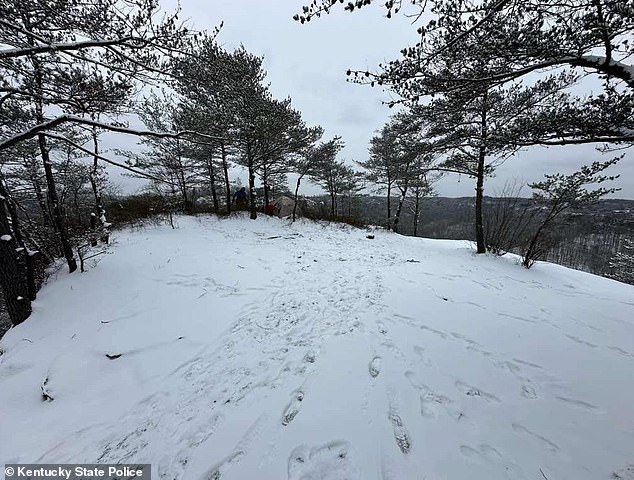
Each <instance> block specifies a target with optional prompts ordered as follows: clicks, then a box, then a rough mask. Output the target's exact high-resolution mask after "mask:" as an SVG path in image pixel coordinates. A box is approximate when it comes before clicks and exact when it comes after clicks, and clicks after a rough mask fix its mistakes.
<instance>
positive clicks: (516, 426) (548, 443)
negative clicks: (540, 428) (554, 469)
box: [511, 423, 559, 452]
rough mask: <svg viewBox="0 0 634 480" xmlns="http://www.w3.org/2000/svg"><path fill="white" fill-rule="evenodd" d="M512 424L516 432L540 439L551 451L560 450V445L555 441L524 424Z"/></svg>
mask: <svg viewBox="0 0 634 480" xmlns="http://www.w3.org/2000/svg"><path fill="white" fill-rule="evenodd" d="M511 426H512V427H513V430H515V432H516V433H519V434H522V435H529V436H531V437H533V438H535V439H537V440H539V441H540V442H541V443H542V444H543V445H544V446H545V447H546V448H547V449H548V450H550V451H551V452H557V451H559V445H557V444H556V443H555V442H552V441H550V440H548V439H547V438H546V437H544V436H542V435H540V434H538V433H535V432H533V431H531V430H529V429H528V428H526V427H525V426H524V425H520V424H519V423H513V424H512V425H511Z"/></svg>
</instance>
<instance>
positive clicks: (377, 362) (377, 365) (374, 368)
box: [368, 357, 381, 378]
mask: <svg viewBox="0 0 634 480" xmlns="http://www.w3.org/2000/svg"><path fill="white" fill-rule="evenodd" d="M368 371H369V372H370V376H371V377H372V378H376V377H378V376H379V373H381V357H374V358H373V359H372V361H371V362H370V364H369V365H368Z"/></svg>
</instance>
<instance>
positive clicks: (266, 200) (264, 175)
mask: <svg viewBox="0 0 634 480" xmlns="http://www.w3.org/2000/svg"><path fill="white" fill-rule="evenodd" d="M262 182H263V183H264V206H265V207H266V206H267V205H268V204H269V189H268V187H267V185H268V173H267V171H266V165H264V168H263V169H262Z"/></svg>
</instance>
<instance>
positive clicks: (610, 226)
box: [317, 196, 634, 275]
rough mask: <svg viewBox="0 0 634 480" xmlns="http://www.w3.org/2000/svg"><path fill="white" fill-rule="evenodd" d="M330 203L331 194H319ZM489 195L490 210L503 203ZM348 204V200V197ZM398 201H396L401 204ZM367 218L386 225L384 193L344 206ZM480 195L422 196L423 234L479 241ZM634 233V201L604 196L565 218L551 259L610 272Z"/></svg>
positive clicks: (404, 228) (404, 225)
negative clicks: (477, 205)
mask: <svg viewBox="0 0 634 480" xmlns="http://www.w3.org/2000/svg"><path fill="white" fill-rule="evenodd" d="M317 199H318V200H319V201H327V198H326V197H317ZM503 201H504V200H503V199H500V198H496V197H486V198H485V213H486V211H487V210H489V211H491V210H493V209H495V208H496V204H499V203H500V202H503ZM344 202H347V200H344ZM396 203H397V199H394V201H393V209H394V210H395V208H396ZM531 206H532V200H531V199H530V198H525V199H520V200H519V207H520V208H522V207H526V208H531ZM348 209H349V211H350V212H351V214H352V215H356V216H358V217H359V218H360V219H361V220H362V221H364V222H367V223H370V224H376V225H385V223H386V219H385V217H386V200H385V197H379V196H359V197H357V198H354V199H353V200H352V205H350V206H348V205H347V203H345V204H344V205H343V210H344V211H347V210H348ZM473 215H474V199H473V198H471V197H460V198H448V197H431V198H424V199H422V200H421V206H420V217H419V224H418V232H417V236H419V237H427V238H442V239H454V240H460V239H467V240H475V232H474V227H473ZM413 217H414V215H413V208H412V205H411V204H410V203H407V204H406V205H405V206H404V207H403V213H402V214H401V220H400V228H399V233H401V234H404V235H413V232H414V226H413V225H414V218H413ZM632 237H634V200H621V199H610V200H601V201H600V202H598V203H597V204H595V205H592V206H590V207H588V208H586V209H584V210H578V211H576V210H572V211H571V212H570V213H568V214H567V215H566V216H565V217H564V218H563V219H562V228H561V229H560V230H559V231H558V238H557V239H556V246H555V247H553V249H552V250H551V251H550V252H549V254H548V257H547V260H548V261H551V262H554V263H559V264H561V265H565V266H568V267H572V268H576V269H579V270H583V271H587V272H591V273H595V274H598V275H605V274H606V273H608V271H609V260H610V258H611V257H612V256H613V255H614V254H615V253H616V252H617V251H619V249H620V248H621V245H622V242H623V238H632Z"/></svg>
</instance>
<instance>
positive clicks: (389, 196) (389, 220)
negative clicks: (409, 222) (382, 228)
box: [386, 180, 392, 230]
mask: <svg viewBox="0 0 634 480" xmlns="http://www.w3.org/2000/svg"><path fill="white" fill-rule="evenodd" d="M386 227H387V229H388V230H391V229H392V184H391V183H390V181H389V180H388V183H387V225H386Z"/></svg>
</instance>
